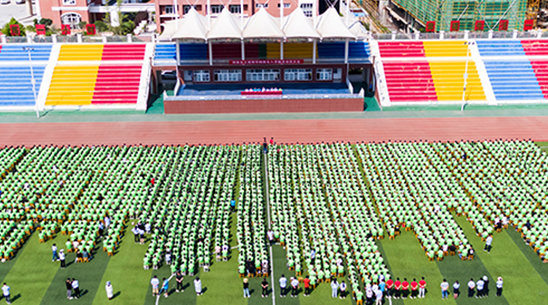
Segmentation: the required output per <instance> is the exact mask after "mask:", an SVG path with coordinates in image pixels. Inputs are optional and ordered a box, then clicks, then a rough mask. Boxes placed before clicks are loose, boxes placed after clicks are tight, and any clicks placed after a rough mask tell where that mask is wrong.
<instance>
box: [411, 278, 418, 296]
mask: <svg viewBox="0 0 548 305" xmlns="http://www.w3.org/2000/svg"><path fill="white" fill-rule="evenodd" d="M418 288H419V283H417V280H416V279H413V281H412V282H411V298H412V299H415V298H417V292H418V291H417V289H418Z"/></svg>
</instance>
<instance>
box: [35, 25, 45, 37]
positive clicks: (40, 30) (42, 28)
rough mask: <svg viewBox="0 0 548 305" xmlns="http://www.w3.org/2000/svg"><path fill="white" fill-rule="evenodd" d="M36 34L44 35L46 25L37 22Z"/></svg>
mask: <svg viewBox="0 0 548 305" xmlns="http://www.w3.org/2000/svg"><path fill="white" fill-rule="evenodd" d="M36 35H46V26H45V25H43V24H37V25H36Z"/></svg>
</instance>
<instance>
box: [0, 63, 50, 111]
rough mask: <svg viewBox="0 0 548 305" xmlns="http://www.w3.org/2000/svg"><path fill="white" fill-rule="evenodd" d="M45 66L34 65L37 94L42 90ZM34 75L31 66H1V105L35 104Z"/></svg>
mask: <svg viewBox="0 0 548 305" xmlns="http://www.w3.org/2000/svg"><path fill="white" fill-rule="evenodd" d="M44 69H45V66H36V65H33V72H34V79H35V81H36V83H35V90H36V94H37V95H38V92H39V91H40V85H41V84H42V77H43V75H44ZM31 80H32V77H31V70H30V67H29V66H3V67H0V92H1V93H0V107H2V106H34V104H35V97H34V92H33V91H32V81H31Z"/></svg>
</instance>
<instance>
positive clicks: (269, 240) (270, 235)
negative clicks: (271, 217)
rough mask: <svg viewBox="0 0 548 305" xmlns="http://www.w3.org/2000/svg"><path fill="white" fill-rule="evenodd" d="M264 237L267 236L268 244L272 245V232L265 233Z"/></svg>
mask: <svg viewBox="0 0 548 305" xmlns="http://www.w3.org/2000/svg"><path fill="white" fill-rule="evenodd" d="M266 236H268V242H270V244H271V245H272V244H273V243H274V232H273V231H272V230H270V229H269V230H268V231H267V232H266Z"/></svg>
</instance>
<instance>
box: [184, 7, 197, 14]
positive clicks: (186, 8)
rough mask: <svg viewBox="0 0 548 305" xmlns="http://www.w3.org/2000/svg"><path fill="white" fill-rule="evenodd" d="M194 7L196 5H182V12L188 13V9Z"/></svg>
mask: <svg viewBox="0 0 548 305" xmlns="http://www.w3.org/2000/svg"><path fill="white" fill-rule="evenodd" d="M192 7H194V8H195V9H196V6H194V5H183V14H185V15H186V14H188V11H190V9H191V8H192Z"/></svg>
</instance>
